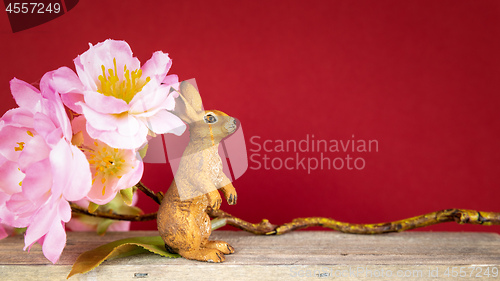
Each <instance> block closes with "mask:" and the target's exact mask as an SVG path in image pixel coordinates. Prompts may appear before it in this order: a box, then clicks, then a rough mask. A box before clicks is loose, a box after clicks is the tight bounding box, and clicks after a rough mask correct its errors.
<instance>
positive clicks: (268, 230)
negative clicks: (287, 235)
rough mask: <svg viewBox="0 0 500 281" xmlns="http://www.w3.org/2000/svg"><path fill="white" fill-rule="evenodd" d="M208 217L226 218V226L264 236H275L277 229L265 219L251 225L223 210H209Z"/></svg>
mask: <svg viewBox="0 0 500 281" xmlns="http://www.w3.org/2000/svg"><path fill="white" fill-rule="evenodd" d="M207 213H208V215H209V216H210V217H211V218H224V219H226V224H228V225H231V226H234V227H237V228H239V229H242V230H245V231H248V232H251V233H253V234H258V235H264V234H274V233H273V231H274V230H275V229H276V227H277V226H276V225H274V224H272V223H270V222H269V221H268V220H266V219H263V220H262V221H261V222H260V223H258V224H255V223H249V222H247V221H244V220H242V219H240V218H237V217H234V216H232V215H231V214H228V213H226V212H224V211H222V210H220V209H219V210H213V209H211V208H210V209H208V210H207Z"/></svg>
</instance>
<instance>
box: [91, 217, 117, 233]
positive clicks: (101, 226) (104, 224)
mask: <svg viewBox="0 0 500 281" xmlns="http://www.w3.org/2000/svg"><path fill="white" fill-rule="evenodd" d="M114 222H116V221H115V220H111V219H102V220H100V221H99V222H98V223H97V229H96V230H97V234H99V235H104V234H105V233H106V231H107V230H108V227H109V226H110V225H111V224H112V223H114Z"/></svg>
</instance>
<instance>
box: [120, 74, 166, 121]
mask: <svg viewBox="0 0 500 281" xmlns="http://www.w3.org/2000/svg"><path fill="white" fill-rule="evenodd" d="M168 90H169V87H168V86H164V85H161V86H155V85H154V83H151V82H150V83H148V84H146V86H144V88H143V89H142V91H140V92H139V93H137V94H136V95H135V96H134V98H133V99H132V101H131V102H130V109H129V112H130V114H144V113H147V114H148V115H153V114H156V112H157V111H158V110H161V109H166V106H167V105H168V101H167V98H168Z"/></svg>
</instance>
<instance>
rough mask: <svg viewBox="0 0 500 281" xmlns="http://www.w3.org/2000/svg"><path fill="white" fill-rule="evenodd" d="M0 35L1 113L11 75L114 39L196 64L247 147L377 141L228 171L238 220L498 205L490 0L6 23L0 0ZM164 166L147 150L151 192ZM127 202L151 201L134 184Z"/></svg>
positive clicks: (123, 9) (127, 5) (498, 39)
mask: <svg viewBox="0 0 500 281" xmlns="http://www.w3.org/2000/svg"><path fill="white" fill-rule="evenodd" d="M0 38H1V40H0V41H1V46H0V50H1V52H0V59H1V62H2V66H1V67H0V95H1V96H0V97H1V100H2V103H1V105H0V112H1V113H3V112H5V111H6V110H8V109H9V108H12V107H14V106H15V103H14V100H13V99H12V98H11V95H10V91H9V84H8V82H9V80H10V79H12V78H13V77H17V78H19V79H22V80H24V81H27V82H30V83H36V82H37V81H38V80H39V79H40V78H41V77H42V75H43V74H44V73H45V72H47V71H50V70H54V69H56V68H58V67H60V66H64V65H65V66H69V67H71V68H73V62H72V60H73V59H74V58H75V57H76V56H77V55H78V54H80V53H82V52H84V51H86V50H87V49H88V43H89V42H91V43H93V44H96V43H98V42H101V41H103V40H105V39H107V38H113V39H123V40H126V41H127V42H128V43H129V44H130V45H131V47H132V50H133V51H134V54H135V55H136V56H137V57H138V58H139V59H140V60H141V62H145V61H146V60H147V59H149V57H150V56H151V54H152V53H153V52H154V51H156V50H162V51H164V52H168V53H170V56H171V58H173V67H172V69H171V73H176V74H178V75H179V77H180V79H181V80H185V79H189V78H193V77H194V78H196V80H197V83H198V86H199V88H200V92H201V95H202V98H203V101H204V105H205V108H207V109H210V108H216V109H220V110H222V111H225V112H226V113H228V114H230V115H232V116H234V117H236V118H238V119H239V120H240V121H241V122H242V124H243V128H244V134H245V137H246V140H247V146H248V147H247V148H255V146H252V145H251V144H250V142H249V139H250V137H252V136H260V137H261V140H262V141H263V140H266V139H271V140H276V139H281V140H297V141H298V140H301V139H303V138H305V136H306V135H307V134H309V135H312V134H314V135H315V138H316V139H327V140H330V139H335V140H348V139H351V136H352V135H353V134H354V135H355V139H365V140H370V139H375V140H377V141H378V143H379V151H378V152H372V153H362V154H358V156H361V157H363V158H364V159H365V161H366V167H365V168H364V169H363V170H359V171H357V170H351V171H350V170H347V169H343V170H340V171H335V170H322V171H319V170H318V171H313V172H312V173H311V174H307V171H303V170H299V171H288V170H285V169H282V170H278V171H276V170H264V169H259V170H251V169H249V170H248V171H247V172H246V173H245V174H244V175H243V176H242V177H241V178H240V179H238V180H236V182H235V183H234V185H235V186H236V188H237V191H238V195H239V196H238V204H237V205H235V206H227V204H224V205H223V207H222V208H223V209H224V210H226V211H228V212H230V213H232V214H234V215H236V216H239V217H241V218H243V219H245V220H248V221H252V222H258V221H260V220H261V219H263V218H267V219H269V220H270V221H271V222H273V223H284V222H287V221H290V220H291V219H293V218H295V217H305V216H326V217H333V218H335V219H338V220H342V221H348V222H353V223H375V222H384V221H391V220H398V219H402V218H406V217H410V216H415V215H419V214H423V213H427V212H431V211H436V210H440V209H446V208H467V209H478V210H483V211H497V212H500V206H499V204H498V199H499V197H500V189H499V184H498V183H499V180H500V176H499V175H500V173H499V172H500V164H499V163H500V162H499V161H500V150H499V148H498V147H499V146H498V145H499V137H500V132H499V128H500V126H499V125H500V119H499V118H498V117H499V113H498V111H499V109H500V92H499V91H500V84H499V81H500V80H499V79H498V78H499V75H500V52H499V50H500V2H498V1H457V0H453V1H434V0H433V1H399V0H397V1H291V0H287V1H273V0H270V1H187V0H183V1H141V2H139V1H121V0H116V1H108V0H107V1H80V3H78V5H76V7H75V8H73V9H72V10H71V11H69V12H68V13H67V14H65V15H63V16H61V17H59V18H57V19H55V20H52V21H50V22H48V23H45V24H43V25H40V26H37V27H34V28H31V29H28V30H25V31H21V32H17V33H12V31H11V29H10V26H9V22H8V18H7V15H6V13H5V12H3V11H2V12H0ZM261 153H263V152H261ZM268 154H269V156H270V157H285V155H286V156H290V155H293V153H292V154H283V153H268ZM311 155H312V156H318V155H317V154H311ZM339 156H341V157H343V156H345V154H339ZM251 165H252V164H251ZM165 169H166V167H165V166H164V165H159V164H148V165H147V166H146V171H145V178H144V182H145V183H146V184H147V185H148V186H150V187H151V188H152V189H155V190H158V191H159V190H163V191H164V190H165V189H166V188H167V186H168V185H169V183H170V181H171V180H172V174H171V172H170V173H168V172H167V173H166V172H164V171H165ZM139 205H140V206H141V207H143V208H144V209H145V210H146V211H147V212H149V211H155V208H156V206H155V204H154V203H153V202H152V201H151V200H150V199H149V198H146V197H143V198H142V199H141V202H140V204H139ZM154 228H155V223H154V222H147V223H134V224H133V229H154ZM425 230H452V231H495V232H500V227H498V226H495V227H485V226H469V225H462V226H460V225H456V224H454V223H448V224H444V225H439V226H434V227H429V228H425Z"/></svg>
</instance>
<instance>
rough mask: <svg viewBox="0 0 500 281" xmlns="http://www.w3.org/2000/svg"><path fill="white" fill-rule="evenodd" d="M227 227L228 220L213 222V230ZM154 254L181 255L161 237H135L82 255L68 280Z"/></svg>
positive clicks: (176, 256) (172, 256) (74, 265)
mask: <svg viewBox="0 0 500 281" xmlns="http://www.w3.org/2000/svg"><path fill="white" fill-rule="evenodd" d="M224 225H226V219H223V218H222V219H214V220H212V230H215V229H217V228H220V227H222V226H224ZM148 251H149V252H152V253H155V254H158V255H161V256H164V257H168V258H178V257H180V255H178V254H172V253H169V252H167V251H166V249H165V242H163V239H161V237H160V236H147V237H134V238H127V239H121V240H118V241H114V242H111V243H108V244H105V245H102V246H100V247H97V248H95V249H93V250H90V251H86V252H84V253H82V254H81V255H80V256H79V257H78V258H77V259H76V262H75V263H74V264H73V267H72V268H71V272H70V273H69V274H68V277H67V278H70V277H71V276H73V275H75V274H77V273H86V272H89V271H90V270H92V269H94V268H96V267H97V266H99V265H100V264H101V263H102V262H103V261H105V260H110V259H117V258H122V257H127V256H131V255H136V254H140V253H144V252H148Z"/></svg>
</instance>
